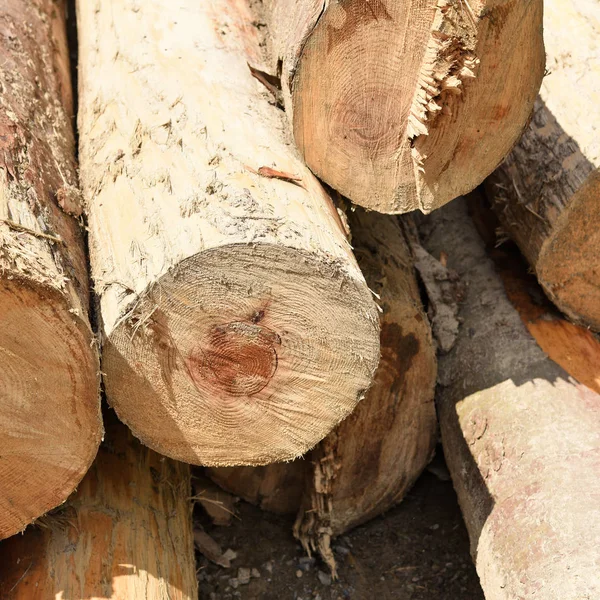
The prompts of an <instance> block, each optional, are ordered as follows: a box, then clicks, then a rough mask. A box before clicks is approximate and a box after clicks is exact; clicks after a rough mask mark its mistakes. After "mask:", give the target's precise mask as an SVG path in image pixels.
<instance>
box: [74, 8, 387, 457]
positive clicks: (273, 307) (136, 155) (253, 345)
mask: <svg viewBox="0 0 600 600" xmlns="http://www.w3.org/2000/svg"><path fill="white" fill-rule="evenodd" d="M78 6H79V13H78V19H79V32H80V54H79V57H80V112H79V119H80V132H81V134H80V135H81V137H80V139H81V177H82V184H83V189H84V194H85V197H86V199H87V200H88V203H89V209H88V210H89V222H90V246H91V261H92V269H93V275H94V279H95V284H96V291H97V292H98V294H99V296H100V310H101V316H102V327H103V372H104V373H105V374H106V378H105V381H106V391H107V396H108V399H109V401H110V403H111V404H112V406H113V407H114V408H115V410H116V411H117V413H118V414H119V416H120V418H121V419H123V420H124V421H125V422H126V423H127V424H128V425H129V426H130V427H131V429H132V431H133V432H134V433H135V435H136V436H138V437H139V438H140V439H141V440H142V441H143V442H144V443H146V444H148V445H149V446H151V447H153V448H154V449H156V450H158V451H160V452H162V453H164V454H167V455H169V456H172V457H174V458H177V459H180V460H184V461H187V462H191V463H199V464H206V465H221V466H234V465H239V464H254V465H259V464H266V463H269V462H273V461H276V460H286V459H291V458H295V457H297V456H299V455H301V454H302V453H303V452H305V451H306V450H308V449H309V448H311V447H312V446H314V445H315V444H316V443H317V442H318V441H319V440H321V439H322V438H323V437H324V436H325V435H326V434H327V433H328V432H329V431H330V430H331V429H332V427H333V426H334V425H335V424H337V423H338V422H339V421H340V420H341V419H343V418H344V417H345V416H346V415H347V414H348V413H349V412H350V411H351V410H352V409H353V408H354V406H355V405H356V403H357V402H358V400H360V399H361V398H362V396H363V395H364V390H365V389H366V388H367V387H368V386H369V385H370V383H371V380H372V376H373V372H374V370H375V367H376V365H377V360H378V357H379V335H378V328H377V314H376V311H375V307H374V304H373V301H372V298H371V297H370V293H369V290H368V289H367V286H366V284H365V282H364V279H363V277H362V274H361V273H360V271H359V269H358V266H357V265H356V263H355V261H354V258H353V256H352V253H351V250H350V247H349V245H348V243H347V242H346V240H345V238H344V234H343V231H342V229H341V226H340V223H339V219H338V217H337V213H336V212H335V209H334V208H333V206H332V204H331V201H330V199H329V198H328V197H327V195H326V194H325V192H324V191H323V189H322V188H321V186H320V185H319V183H318V182H317V180H316V179H315V178H314V177H313V176H312V174H311V173H310V171H308V169H307V168H306V167H305V166H304V165H303V163H302V162H301V160H300V159H299V157H298V156H297V155H296V154H295V151H294V149H293V145H292V144H291V142H290V140H289V139H288V137H289V136H288V134H287V133H286V128H285V125H284V120H283V117H282V115H281V112H280V111H279V110H277V108H276V107H275V106H273V105H272V104H271V103H270V100H271V96H270V94H269V92H268V91H267V89H266V88H265V86H264V85H263V84H262V83H261V82H260V81H259V80H258V79H257V78H255V77H253V75H252V72H251V70H250V68H249V65H260V63H261V60H262V54H261V52H262V49H261V47H260V41H261V40H260V36H259V33H258V29H257V28H255V27H254V26H253V25H252V15H251V14H250V12H249V8H248V7H247V6H246V3H245V2H243V1H242V0H211V1H208V2H200V3H198V2H196V1H193V0H178V1H177V2H174V3H164V2H161V1H159V0H151V1H148V2H143V3H140V2H139V1H138V0H108V1H106V0H103V1H99V0H92V1H80V2H79V5H78ZM107 165H108V166H107Z"/></svg>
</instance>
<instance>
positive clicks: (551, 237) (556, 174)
mask: <svg viewBox="0 0 600 600" xmlns="http://www.w3.org/2000/svg"><path fill="white" fill-rule="evenodd" d="M544 10H545V16H544V30H545V35H546V42H547V51H548V71H549V74H548V76H547V77H545V78H544V83H543V85H542V89H541V92H540V97H539V98H538V100H537V102H536V106H535V113H534V117H533V120H532V122H531V125H530V126H529V127H528V129H527V130H526V132H525V134H524V135H523V138H522V139H521V141H520V142H519V144H518V145H517V147H516V148H515V150H514V151H513V152H512V153H511V154H510V156H509V157H508V158H507V160H506V161H505V162H504V163H503V165H502V166H501V167H500V168H499V169H498V170H497V171H496V173H494V175H493V176H492V177H490V178H489V180H488V182H487V186H486V188H487V192H488V195H489V196H490V198H491V199H492V200H493V201H494V204H495V208H496V210H497V212H498V215H499V216H500V219H501V221H502V225H503V227H504V228H505V229H506V231H507V232H508V233H509V234H510V235H511V237H513V238H514V240H515V241H516V242H517V244H518V245H519V247H520V248H521V251H522V252H523V254H524V255H525V256H526V258H527V259H528V260H529V262H530V263H531V265H532V266H533V267H534V269H535V271H536V274H537V277H538V279H539V281H540V283H541V284H542V286H543V287H544V289H545V290H546V292H547V293H548V295H549V296H550V298H551V299H552V301H553V302H555V303H556V305H557V306H558V307H559V308H560V309H561V310H562V311H563V312H564V313H566V314H567V315H568V316H569V317H570V318H571V319H573V320H575V321H578V322H582V323H584V324H586V325H589V326H591V327H592V328H593V329H595V330H597V331H599V330H600V211H599V210H598V206H599V204H598V197H599V195H600V172H599V170H598V169H599V167H600V132H599V130H598V123H599V122H600V91H599V90H598V86H597V85H595V75H596V74H597V73H598V72H599V71H600V37H599V35H598V34H599V32H600V6H599V5H598V3H597V2H595V0H574V1H569V2H564V1H562V0H549V1H548V2H546V4H545V9H544ZM574 90H575V91H574Z"/></svg>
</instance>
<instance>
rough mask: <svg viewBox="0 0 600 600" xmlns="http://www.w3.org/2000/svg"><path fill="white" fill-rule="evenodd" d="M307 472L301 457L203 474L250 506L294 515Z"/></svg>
mask: <svg viewBox="0 0 600 600" xmlns="http://www.w3.org/2000/svg"><path fill="white" fill-rule="evenodd" d="M367 397H368V396H367ZM367 401H368V400H367V399H366V398H365V400H363V402H367ZM309 456H310V455H309ZM309 470H310V463H309V461H308V460H306V459H305V458H304V457H303V458H299V459H298V460H295V461H292V462H284V463H272V464H270V465H265V466H262V467H216V468H211V469H207V474H208V476H209V477H210V478H211V479H212V480H213V481H214V482H215V483H217V484H218V485H219V486H221V487H222V488H223V489H224V490H226V491H228V492H230V493H232V494H235V495H236V496H239V497H240V498H243V499H244V500H245V501H246V502H249V503H250V504H254V505H255V506H259V507H260V508H262V509H263V510H266V511H268V512H272V513H275V514H276V515H295V514H296V513H297V512H298V509H299V508H300V502H301V500H302V494H303V492H304V487H305V478H306V474H307V472H308V471H309Z"/></svg>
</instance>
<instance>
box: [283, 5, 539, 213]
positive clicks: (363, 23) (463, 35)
mask: <svg viewBox="0 0 600 600" xmlns="http://www.w3.org/2000/svg"><path fill="white" fill-rule="evenodd" d="M278 2H279V3H280V4H281V3H283V4H286V2H287V0H278ZM305 4H308V2H306V3H305ZM541 7H542V4H541V2H540V1H536V2H535V3H534V4H533V5H527V7H525V6H523V7H521V6H520V5H519V6H517V5H510V6H509V5H508V3H506V2H504V3H500V4H498V3H495V2H489V1H480V2H474V1H473V0H471V1H470V2H468V1H467V0H458V1H457V2H448V1H446V0H429V1H428V2H420V3H418V5H417V3H416V2H408V3H397V2H391V1H390V0H376V1H373V2H368V3H365V2H363V1H362V0H361V1H358V0H355V1H350V2H345V3H343V4H342V3H336V2H332V3H330V4H329V5H328V6H327V8H326V9H325V10H324V12H323V14H322V15H321V16H320V17H319V18H318V19H317V22H316V25H314V29H312V30H311V31H309V32H307V33H306V35H307V36H308V41H307V42H306V44H304V45H303V46H302V52H301V55H300V58H299V59H298V61H297V65H296V69H295V70H294V71H292V76H291V77H290V79H291V83H290V87H291V94H290V98H291V106H290V107H289V109H290V110H289V111H288V112H290V113H292V115H293V125H294V135H295V138H296V141H297V143H298V146H299V147H300V150H301V152H302V153H303V155H304V157H305V159H306V161H307V164H308V165H309V166H310V168H311V169H312V170H313V171H314V172H315V173H316V174H317V175H318V176H319V177H321V178H322V179H323V180H324V181H326V182H327V183H328V184H329V185H331V186H332V187H333V188H335V189H336V190H338V191H339V192H340V193H341V194H343V195H345V196H347V197H349V198H350V199H351V200H352V201H353V202H355V203H357V204H360V205H362V206H365V207H367V208H370V209H374V210H377V211H379V212H385V213H404V212H408V211H411V210H415V209H420V210H422V211H423V212H430V211H431V210H433V209H435V208H437V207H439V206H442V205H443V204H445V203H447V202H449V201H450V200H451V199H453V198H455V197H457V196H458V195H460V194H464V193H467V192H469V191H471V190H472V189H473V188H475V187H476V186H477V185H479V184H480V183H481V182H482V181H483V179H484V178H485V177H486V176H487V175H489V173H490V172H491V171H492V170H493V169H494V168H495V167H496V166H497V164H498V163H499V162H500V161H501V160H502V159H503V158H504V156H506V154H507V153H508V152H509V151H510V149H511V148H512V146H513V145H514V144H515V142H516V141H517V139H518V137H519V136H520V134H521V132H522V130H523V127H524V126H525V123H526V121H527V119H528V118H529V115H530V113H531V110H532V108H533V103H534V100H535V95H536V93H537V90H538V89H539V86H540V83H541V80H542V76H543V68H544V48H543V40H542V36H541V34H540V31H541V29H540V27H541V21H542V8H541ZM296 11H297V9H296ZM280 29H281V28H280ZM275 30H276V31H277V27H275ZM292 46H294V44H292ZM515 97H518V98H519V102H514V101H513V98H515Z"/></svg>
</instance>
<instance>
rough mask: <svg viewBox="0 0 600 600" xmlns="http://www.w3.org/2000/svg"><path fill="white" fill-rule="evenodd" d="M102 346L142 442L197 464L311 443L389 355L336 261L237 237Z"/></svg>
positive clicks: (165, 285)
mask: <svg viewBox="0 0 600 600" xmlns="http://www.w3.org/2000/svg"><path fill="white" fill-rule="evenodd" d="M198 282H201V285H199V283H198ZM104 357H105V358H104V361H105V362H104V365H105V368H104V371H105V372H107V373H110V374H111V375H110V377H107V378H106V390H107V396H108V399H109V401H110V402H111V404H112V406H113V407H114V408H115V410H116V411H117V413H118V414H119V416H120V418H121V419H122V420H123V421H124V422H126V423H127V424H128V425H129V426H130V427H131V429H132V431H133V432H134V434H135V435H136V436H138V437H139V438H140V439H141V440H142V441H143V442H144V443H146V444H147V445H149V446H150V447H152V448H154V449H156V450H157V451H159V452H161V453H163V454H166V455H168V456H171V457H173V458H176V459H178V460H182V461H185V462H189V463H194V464H203V465H207V466H235V465H243V464H246V465H261V464H268V463H270V462H274V461H283V460H291V459H293V458H296V457H298V456H300V455H302V454H303V453H305V452H306V451H307V450H309V449H310V448H312V447H313V446H314V445H315V444H317V443H318V442H319V441H320V440H321V439H322V438H323V437H325V435H327V433H329V431H330V430H331V429H332V428H333V427H334V426H335V425H336V424H337V423H338V422H339V421H341V420H342V419H343V418H344V417H345V416H346V415H348V414H349V413H350V412H351V411H352V410H353V409H354V407H355V405H356V403H357V402H358V401H359V400H360V399H361V398H362V397H363V396H364V394H365V391H366V389H367V388H368V387H369V385H370V384H371V380H372V377H373V373H374V370H375V368H376V366H377V362H378V360H379V331H378V320H377V315H376V312H375V307H374V304H373V302H372V298H371V297H370V294H369V292H368V290H367V288H366V286H364V284H362V285H359V284H358V283H356V282H355V281H354V280H353V279H352V278H351V276H350V275H349V274H348V273H347V272H345V271H344V270H343V269H342V268H340V267H339V266H338V265H336V264H335V263H334V264H331V263H328V262H326V261H323V260H319V259H318V258H317V257H316V256H315V255H311V254H309V253H307V252H300V251H296V250H292V249H289V248H285V247H275V246H269V245H262V246H261V245H256V246H254V247H252V246H248V245H231V246H225V247H222V248H220V249H213V250H210V251H206V252H202V253H200V254H198V255H196V256H194V257H192V258H191V259H188V260H187V261H184V262H183V263H181V264H180V265H179V266H178V268H177V269H176V270H174V271H173V272H169V273H167V274H166V275H165V276H163V277H162V278H161V279H160V281H159V282H158V283H157V284H156V285H154V286H153V287H152V288H151V289H150V290H148V292H147V293H146V295H145V296H144V297H143V298H142V299H141V300H140V301H136V303H135V305H134V306H132V307H131V309H130V310H129V312H128V313H127V315H126V316H125V318H123V319H122V320H121V321H120V322H119V324H117V326H116V327H115V328H114V329H113V331H112V332H111V333H110V334H109V336H108V342H107V343H106V345H105V351H104Z"/></svg>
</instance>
